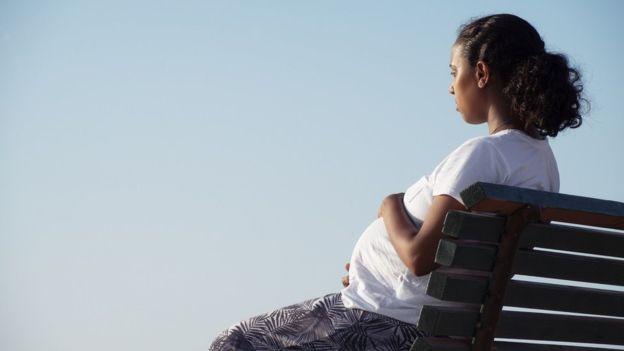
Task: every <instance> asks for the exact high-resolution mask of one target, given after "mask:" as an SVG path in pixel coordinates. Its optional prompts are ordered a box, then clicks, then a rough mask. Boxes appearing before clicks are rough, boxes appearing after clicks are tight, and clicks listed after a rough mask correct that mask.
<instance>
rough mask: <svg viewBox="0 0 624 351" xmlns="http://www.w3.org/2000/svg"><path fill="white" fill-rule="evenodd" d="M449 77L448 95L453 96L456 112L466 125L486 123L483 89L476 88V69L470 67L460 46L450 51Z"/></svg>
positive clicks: (455, 46) (454, 46)
mask: <svg viewBox="0 0 624 351" xmlns="http://www.w3.org/2000/svg"><path fill="white" fill-rule="evenodd" d="M449 66H450V67H451V76H452V77H453V81H452V82H451V86H449V93H450V94H451V95H454V96H455V104H456V105H457V111H459V113H461V114H462V117H463V118H464V120H465V121H466V122H467V123H470V124H479V123H483V122H485V121H486V119H487V118H486V116H487V111H485V110H484V109H485V106H486V105H487V104H486V101H485V94H484V89H482V88H480V87H479V86H478V76H477V72H476V69H475V68H474V67H470V64H469V63H468V60H467V59H466V58H465V57H464V56H463V55H462V54H461V45H458V44H456V45H453V48H452V49H451V64H450V65H449Z"/></svg>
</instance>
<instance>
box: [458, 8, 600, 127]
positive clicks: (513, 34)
mask: <svg viewBox="0 0 624 351" xmlns="http://www.w3.org/2000/svg"><path fill="white" fill-rule="evenodd" d="M455 45H461V53H462V54H463V56H464V57H465V58H466V59H467V60H468V62H469V63H470V65H471V66H472V67H474V66H475V65H476V64H477V62H478V61H483V62H485V63H486V64H488V65H490V67H491V68H492V76H498V77H497V78H498V79H499V80H500V82H501V84H502V91H501V92H502V97H503V99H504V101H505V102H506V103H507V105H508V106H509V107H510V110H511V114H512V117H513V118H516V119H519V120H520V122H521V123H522V124H523V126H524V130H525V131H527V132H530V131H531V130H533V131H536V132H537V134H538V135H539V136H540V137H542V138H544V137H545V136H547V135H548V136H551V137H555V136H557V134H558V133H559V132H561V131H562V130H564V129H566V128H568V127H569V128H577V127H579V126H580V125H581V123H582V122H583V117H582V113H585V112H587V111H589V101H588V100H587V99H585V98H584V96H583V95H582V92H583V84H582V81H581V74H580V72H579V70H578V69H577V68H573V67H570V66H569V64H568V58H567V57H566V56H565V55H564V54H561V53H552V52H547V51H546V50H545V48H544V41H543V40H542V38H541V37H540V35H539V33H538V32H537V30H535V28H533V26H532V25H531V24H529V23H528V22H527V21H525V20H524V19H522V18H520V17H518V16H515V15H511V14H496V15H491V16H485V17H481V18H478V19H474V20H471V21H470V22H468V23H466V24H463V25H462V26H460V27H459V30H458V35H457V40H456V41H455ZM583 107H586V108H587V109H586V110H584V109H583Z"/></svg>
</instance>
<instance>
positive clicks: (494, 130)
mask: <svg viewBox="0 0 624 351" xmlns="http://www.w3.org/2000/svg"><path fill="white" fill-rule="evenodd" d="M450 68H451V75H452V76H453V82H452V83H451V85H450V87H449V93H450V94H452V95H453V96H454V97H455V102H456V104H457V111H459V112H460V113H461V115H462V117H463V119H464V120H465V121H466V122H467V123H470V124H480V123H487V125H488V131H489V133H488V135H486V136H482V137H477V138H473V139H470V140H468V141H466V142H465V143H464V144H462V145H461V146H459V147H458V148H457V149H455V150H454V151H453V152H452V153H451V154H450V155H448V156H447V157H446V158H445V159H444V160H442V162H441V163H440V164H438V166H437V167H436V168H435V169H434V170H433V172H432V173H431V174H430V175H428V176H424V177H422V178H421V179H420V180H418V181H417V182H416V183H414V184H413V185H412V186H410V187H409V188H408V189H407V191H406V192H405V194H403V193H399V194H393V195H390V196H388V197H386V198H385V199H384V200H383V202H382V204H381V207H380V209H379V215H378V218H377V220H375V221H374V222H373V223H371V224H370V225H369V226H368V228H366V230H365V231H364V233H363V234H362V235H361V237H360V239H359V240H358V242H357V244H356V245H355V248H354V250H353V254H352V256H351V260H350V263H348V264H347V270H348V271H349V276H348V277H347V278H346V279H345V278H343V284H344V285H345V288H344V289H342V290H341V291H340V292H338V293H334V294H329V295H326V296H324V297H320V298H317V299H311V300H308V301H304V302H302V303H299V304H295V305H292V306H288V307H284V308H281V309H278V310H276V311H273V312H270V313H266V314H263V315H260V316H256V317H253V318H251V319H249V320H246V321H243V322H240V323H238V324H236V325H234V326H232V327H231V328H229V329H228V330H226V331H224V332H223V333H221V334H220V335H219V336H218V337H217V338H216V340H215V341H214V343H213V344H212V346H211V348H210V350H215V351H216V350H281V349H288V350H321V349H322V350H338V349H340V350H343V349H344V350H408V349H409V347H410V345H411V343H412V341H413V340H414V339H415V338H416V337H417V336H422V335H424V334H423V333H422V332H421V331H419V330H418V329H417V328H416V325H415V324H416V323H417V321H418V317H419V314H420V309H421V308H422V305H424V304H430V305H459V304H458V303H452V302H443V301H439V300H436V299H433V298H431V297H429V296H427V295H426V294H425V289H426V286H427V282H428V279H429V276H430V272H431V271H432V270H434V269H436V268H437V267H438V266H439V265H437V264H436V263H434V255H435V252H436V247H437V245H438V242H439V240H440V238H441V235H442V234H441V229H442V223H443V221H444V217H445V215H446V213H447V212H448V211H450V210H465V209H466V208H465V207H464V204H463V202H462V200H461V197H460V196H459V193H460V191H462V190H463V189H465V188H466V187H468V186H469V185H471V184H472V183H475V182H477V181H482V182H489V183H497V184H506V185H511V186H519V187H525V188H532V189H539V190H545V191H551V192H558V191H559V173H558V170H557V163H556V161H555V158H554V155H553V153H552V151H551V149H550V146H549V144H548V141H547V139H546V136H551V137H555V136H556V135H557V134H558V133H559V132H560V131H562V130H564V129H565V128H567V127H570V128H576V127H578V126H580V125H581V121H582V117H581V113H580V107H581V103H582V102H586V101H585V100H584V99H583V98H582V97H581V92H582V84H581V81H580V75H579V73H578V72H577V71H576V70H575V69H573V68H570V67H568V62H567V59H566V57H565V56H563V55H561V54H553V53H548V52H546V51H545V49H544V42H543V41H542V39H541V37H540V35H539V34H538V32H537V31H536V30H535V28H533V27H532V26H531V25H530V24H529V23H528V22H526V21H525V20H523V19H521V18H519V17H517V16H514V15H509V14H498V15H492V16H486V17H482V18H479V19H476V20H473V21H471V22H469V23H467V24H465V25H463V26H461V27H460V29H459V35H458V37H457V40H456V41H455V43H454V44H453V46H452V49H451V62H450Z"/></svg>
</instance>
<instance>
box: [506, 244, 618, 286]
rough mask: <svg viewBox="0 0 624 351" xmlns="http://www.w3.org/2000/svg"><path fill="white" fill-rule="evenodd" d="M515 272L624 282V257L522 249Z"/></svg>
mask: <svg viewBox="0 0 624 351" xmlns="http://www.w3.org/2000/svg"><path fill="white" fill-rule="evenodd" d="M512 272H513V273H514V274H523V275H531V276H539V277H546V278H556V279H566V280H575V281H582V282H590V283H598V284H610V285H624V261H620V260H613V259H606V258H595V257H587V256H578V255H571V254H565V253H556V252H546V251H537V250H524V249H521V250H518V251H517V253H516V256H515V259H514V263H513V268H512Z"/></svg>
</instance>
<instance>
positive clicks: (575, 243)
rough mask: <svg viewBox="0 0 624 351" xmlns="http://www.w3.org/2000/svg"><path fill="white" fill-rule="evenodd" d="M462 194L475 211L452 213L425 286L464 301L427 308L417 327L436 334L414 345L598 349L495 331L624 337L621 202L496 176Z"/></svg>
mask: <svg viewBox="0 0 624 351" xmlns="http://www.w3.org/2000/svg"><path fill="white" fill-rule="evenodd" d="M461 196H462V200H463V201H464V203H465V205H466V207H467V208H468V209H469V210H470V211H471V212H463V211H453V212H449V213H448V215H447V217H446V219H445V222H444V228H443V233H444V237H443V238H442V240H440V243H439V246H438V250H437V253H436V262H437V263H439V264H441V265H442V267H440V268H439V269H437V270H435V271H433V272H432V273H431V277H430V281H429V285H428V287H427V294H428V295H430V296H433V297H435V298H437V299H440V300H445V301H456V302H463V303H466V305H465V307H446V306H444V307H442V306H423V309H422V312H421V316H420V320H419V322H418V327H419V329H421V330H423V331H424V332H426V333H427V334H429V335H433V336H432V337H426V338H418V339H417V340H416V341H415V342H414V344H413V346H412V350H414V351H416V350H418V351H422V350H440V351H442V350H444V351H451V350H452V351H460V350H461V351H468V350H479V351H481V350H492V349H496V350H499V351H500V350H513V351H520V350H523V351H524V350H527V351H532V350H533V351H536V350H598V349H597V348H588V347H578V346H574V347H573V346H560V345H557V346H555V345H540V344H535V343H525V342H524V341H521V340H515V341H500V340H497V341H494V338H505V339H525V340H547V341H556V342H573V343H599V344H610V345H624V232H623V231H621V230H622V229H624V203H620V202H615V201H606V200H599V199H592V198H587V197H580V196H572V195H566V194H557V193H550V192H544V191H536V190H530V189H523V188H517V187H510V186H503V185H496V184H489V183H476V184H473V185H472V186H470V187H469V188H467V189H466V190H464V191H463V192H462V193H461ZM551 221H556V222H560V223H557V224H551V223H550V222H551ZM578 224H580V225H586V226H592V227H593V228H587V227H583V226H578ZM596 227H603V228H596ZM604 228H611V229H616V230H606V229H604ZM552 250H556V251H552ZM559 251H566V252H559ZM579 253H582V254H581V255H579ZM588 254H589V255H588ZM594 255H599V256H594ZM604 256H608V257H604ZM617 258H620V259H617ZM514 274H519V275H524V276H532V277H541V278H551V279H552V278H554V279H563V280H570V281H575V282H585V283H594V284H608V285H611V286H613V285H615V286H619V288H618V287H615V290H612V289H609V288H606V287H602V286H601V287H600V288H596V287H582V286H578V285H579V284H576V283H570V282H568V284H567V285H565V282H563V283H561V282H558V283H557V284H552V283H546V282H536V281H535V280H536V279H531V280H532V281H524V280H512V279H511V278H512V276H513V275H514ZM538 280H539V278H538ZM543 280H544V279H542V281H543ZM581 285H582V284H581ZM585 285H587V284H585ZM617 290H619V291H617ZM503 306H505V307H512V309H511V310H508V309H505V310H503V309H502V307H503ZM514 308H515V310H514ZM522 308H530V309H539V310H549V311H561V312H572V313H582V314H591V315H600V316H579V315H570V314H562V313H556V312H548V311H531V312H528V311H518V309H522ZM605 316H611V318H609V317H605ZM613 317H620V318H621V319H618V318H613ZM448 336H452V337H453V338H449V337H448Z"/></svg>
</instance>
